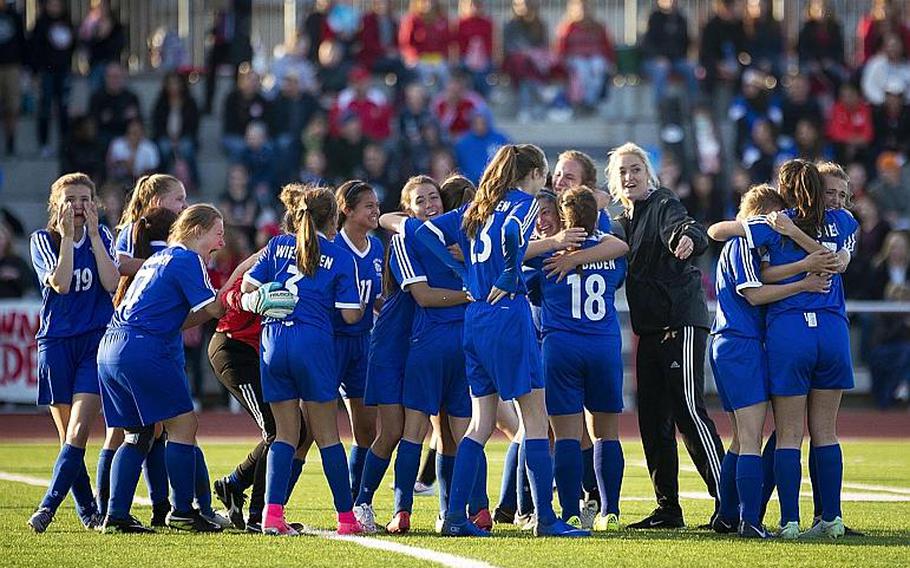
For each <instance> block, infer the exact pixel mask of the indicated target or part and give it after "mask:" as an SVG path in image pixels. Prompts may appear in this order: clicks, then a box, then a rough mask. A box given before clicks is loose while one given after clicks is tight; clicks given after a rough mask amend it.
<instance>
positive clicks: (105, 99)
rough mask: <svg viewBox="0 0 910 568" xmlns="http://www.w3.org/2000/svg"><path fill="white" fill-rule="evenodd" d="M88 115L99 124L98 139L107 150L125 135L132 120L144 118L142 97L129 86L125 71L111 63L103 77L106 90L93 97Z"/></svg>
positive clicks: (99, 91)
mask: <svg viewBox="0 0 910 568" xmlns="http://www.w3.org/2000/svg"><path fill="white" fill-rule="evenodd" d="M89 113H90V114H91V115H92V117H93V118H94V119H95V123H96V124H97V125H98V138H99V139H100V140H101V143H102V145H103V146H104V148H105V150H106V149H107V146H108V144H110V142H111V140H113V139H114V138H115V137H117V136H123V135H124V134H125V133H126V126H127V123H129V121H131V120H133V119H135V118H138V119H141V118H142V110H141V109H140V107H139V97H137V96H136V93H134V92H133V91H131V90H129V89H128V88H127V86H126V71H125V70H124V69H123V67H121V66H120V64H119V63H110V64H108V66H107V70H106V71H105V74H104V88H102V89H99V90H97V91H95V93H94V94H92V99H91V102H90V103H89Z"/></svg>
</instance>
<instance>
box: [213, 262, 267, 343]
mask: <svg viewBox="0 0 910 568" xmlns="http://www.w3.org/2000/svg"><path fill="white" fill-rule="evenodd" d="M241 284H243V278H238V279H237V280H236V281H235V282H234V283H233V284H232V285H231V287H230V288H228V289H227V291H225V292H224V294H223V295H222V296H221V301H222V302H223V303H224V307H225V309H226V310H227V311H226V312H225V314H224V315H223V316H221V319H219V320H218V327H216V328H215V331H220V332H222V333H224V334H225V335H227V336H228V337H230V338H231V339H234V340H236V341H242V342H243V343H246V344H247V345H249V346H250V347H252V348H253V349H255V350H256V351H257V352H258V351H259V332H260V331H261V330H262V318H261V317H260V316H259V315H257V314H251V313H250V312H245V311H243V309H241V307H240V296H241V295H242V294H241V292H240V285H241Z"/></svg>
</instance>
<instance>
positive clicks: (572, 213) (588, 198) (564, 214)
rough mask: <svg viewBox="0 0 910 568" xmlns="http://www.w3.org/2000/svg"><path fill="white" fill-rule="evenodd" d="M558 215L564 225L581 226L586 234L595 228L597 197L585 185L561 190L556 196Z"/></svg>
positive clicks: (589, 233) (597, 211) (592, 231)
mask: <svg viewBox="0 0 910 568" xmlns="http://www.w3.org/2000/svg"><path fill="white" fill-rule="evenodd" d="M557 205H558V207H559V216H560V218H562V222H563V226H564V227H581V228H582V229H584V230H585V231H586V232H587V233H588V236H590V235H593V234H594V231H595V230H596V229H597V215H598V214H599V213H600V211H599V209H598V208H597V199H596V198H595V197H594V192H593V191H592V190H591V188H589V187H587V186H584V185H582V186H579V187H573V188H570V189H567V190H565V191H564V192H562V193H561V194H560V195H559V197H558V198H557Z"/></svg>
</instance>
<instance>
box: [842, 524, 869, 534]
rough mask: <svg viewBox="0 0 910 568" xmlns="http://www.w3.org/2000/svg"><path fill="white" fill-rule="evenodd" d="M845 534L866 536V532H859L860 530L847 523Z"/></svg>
mask: <svg viewBox="0 0 910 568" xmlns="http://www.w3.org/2000/svg"><path fill="white" fill-rule="evenodd" d="M844 536H866V533H863V532H859V531H858V530H854V529H851V528H850V527H848V526H847V525H844Z"/></svg>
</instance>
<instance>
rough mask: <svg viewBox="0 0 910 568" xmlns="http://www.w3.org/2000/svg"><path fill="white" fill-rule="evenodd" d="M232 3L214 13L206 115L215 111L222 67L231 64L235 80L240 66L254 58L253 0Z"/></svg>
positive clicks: (206, 72)
mask: <svg viewBox="0 0 910 568" xmlns="http://www.w3.org/2000/svg"><path fill="white" fill-rule="evenodd" d="M229 4H230V5H229V6H226V7H225V8H223V9H221V10H218V11H217V12H216V13H215V21H214V24H213V25H212V28H211V29H210V30H209V37H208V39H209V42H210V47H209V51H208V54H207V56H206V59H205V107H204V112H205V114H212V101H214V99H215V87H216V86H217V85H216V81H217V80H218V69H219V67H221V66H222V65H228V64H230V65H231V67H232V68H233V70H234V73H233V78H234V83H236V82H237V80H238V76H239V74H240V67H241V65H242V64H243V63H247V62H249V61H251V60H252V59H253V47H252V44H251V43H250V37H251V36H252V21H253V6H252V0H230V3H229Z"/></svg>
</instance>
